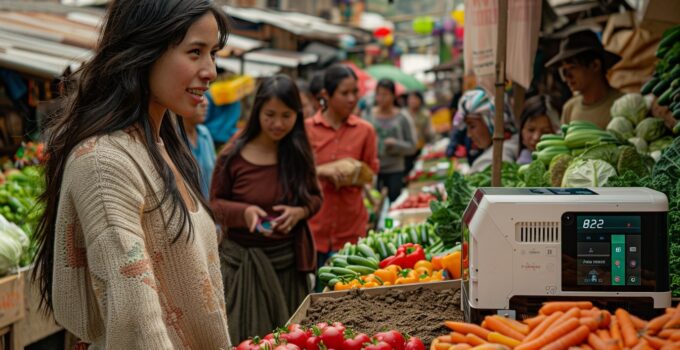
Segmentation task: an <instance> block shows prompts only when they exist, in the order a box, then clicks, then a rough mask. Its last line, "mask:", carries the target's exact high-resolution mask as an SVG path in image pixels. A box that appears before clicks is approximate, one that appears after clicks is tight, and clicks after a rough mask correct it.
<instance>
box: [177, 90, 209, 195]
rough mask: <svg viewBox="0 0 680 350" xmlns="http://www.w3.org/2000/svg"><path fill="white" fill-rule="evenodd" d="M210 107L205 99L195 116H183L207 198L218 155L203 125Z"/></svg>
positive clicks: (203, 190)
mask: <svg viewBox="0 0 680 350" xmlns="http://www.w3.org/2000/svg"><path fill="white" fill-rule="evenodd" d="M208 109H209V108H208V101H207V100H206V99H203V102H201V103H200V104H199V105H198V107H196V113H195V114H194V115H193V116H191V117H185V118H182V120H183V122H184V129H185V131H186V134H187V138H188V139H189V146H190V147H191V153H192V154H193V155H194V158H196V163H198V168H199V169H200V170H201V192H202V193H203V196H204V197H205V198H206V199H207V198H209V193H210V181H211V179H212V173H213V169H214V168H215V159H216V157H217V156H216V155H215V144H214V142H213V138H212V136H210V131H209V130H208V128H207V127H206V126H205V125H203V122H205V117H206V115H207V112H208Z"/></svg>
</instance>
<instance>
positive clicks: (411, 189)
mask: <svg viewBox="0 0 680 350" xmlns="http://www.w3.org/2000/svg"><path fill="white" fill-rule="evenodd" d="M443 182H444V180H430V181H419V182H412V183H409V184H408V193H409V194H418V193H420V192H422V189H423V188H424V187H428V186H433V185H437V184H440V183H443Z"/></svg>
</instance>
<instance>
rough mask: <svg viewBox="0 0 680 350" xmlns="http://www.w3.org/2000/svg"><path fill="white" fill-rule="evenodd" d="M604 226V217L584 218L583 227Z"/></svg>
mask: <svg viewBox="0 0 680 350" xmlns="http://www.w3.org/2000/svg"><path fill="white" fill-rule="evenodd" d="M601 228H604V219H584V220H583V229H586V230H588V229H590V230H592V229H601Z"/></svg>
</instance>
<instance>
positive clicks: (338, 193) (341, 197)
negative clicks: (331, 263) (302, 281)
mask: <svg viewBox="0 0 680 350" xmlns="http://www.w3.org/2000/svg"><path fill="white" fill-rule="evenodd" d="M357 83H358V79H357V76H356V74H355V73H354V71H352V70H351V69H350V68H348V67H347V66H344V65H334V66H331V67H330V68H328V69H327V70H326V72H325V73H324V79H323V90H322V92H321V96H322V98H323V106H324V110H323V111H320V112H319V113H317V114H316V115H315V116H314V117H312V118H310V119H307V120H306V121H305V127H306V129H307V135H308V136H309V141H310V143H311V145H312V148H313V150H314V156H315V158H316V163H317V167H319V166H320V165H324V164H328V163H332V162H335V161H338V160H341V159H343V158H352V159H355V160H358V161H361V162H363V163H364V164H365V165H366V166H368V167H369V168H370V169H371V170H372V171H373V172H374V173H377V172H378V169H379V161H378V150H377V141H376V133H375V130H374V129H373V126H372V125H371V124H370V123H369V122H367V121H365V120H362V119H361V118H359V117H357V116H356V115H353V114H352V112H353V111H354V108H355V107H356V105H357V102H358V101H359V87H358V84H357ZM324 169H326V170H324V171H319V173H318V176H319V179H320V182H321V188H322V190H323V195H324V202H323V205H322V207H321V210H320V211H319V212H318V213H317V214H316V216H314V217H312V219H311V220H310V221H309V225H310V227H311V229H312V232H313V233H314V239H315V241H316V249H317V252H318V264H319V266H321V265H323V264H324V262H325V261H326V260H327V259H328V257H329V256H330V255H331V254H332V253H333V252H336V251H338V250H340V248H342V247H343V245H344V244H345V243H346V242H352V243H356V241H357V239H358V238H359V237H363V236H364V235H365V232H366V224H367V223H368V212H367V211H366V208H365V207H364V201H363V195H362V193H363V184H357V185H352V186H342V187H337V186H336V185H335V183H337V182H338V180H341V179H342V178H343V177H347V176H352V175H351V174H343V173H342V172H341V171H340V170H339V169H337V170H333V168H331V167H325V168H324Z"/></svg>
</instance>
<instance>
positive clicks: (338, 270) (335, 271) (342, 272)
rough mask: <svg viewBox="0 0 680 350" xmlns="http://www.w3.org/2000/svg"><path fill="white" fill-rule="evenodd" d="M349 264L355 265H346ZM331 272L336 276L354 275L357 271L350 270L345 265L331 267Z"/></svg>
mask: <svg viewBox="0 0 680 350" xmlns="http://www.w3.org/2000/svg"><path fill="white" fill-rule="evenodd" d="M347 266H348V267H349V266H355V265H347ZM331 273H333V274H335V275H337V276H356V275H357V273H356V272H355V271H353V270H350V269H349V268H345V267H333V269H332V270H331Z"/></svg>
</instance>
